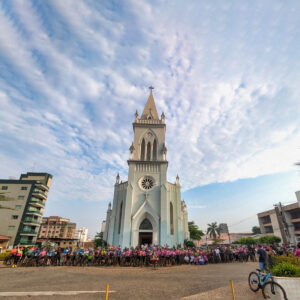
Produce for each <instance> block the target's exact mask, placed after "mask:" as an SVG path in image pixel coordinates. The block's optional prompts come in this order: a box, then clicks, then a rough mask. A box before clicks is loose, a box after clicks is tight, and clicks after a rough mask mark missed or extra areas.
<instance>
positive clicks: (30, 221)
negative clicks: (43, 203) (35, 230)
mask: <svg viewBox="0 0 300 300" xmlns="http://www.w3.org/2000/svg"><path fill="white" fill-rule="evenodd" d="M23 223H24V224H28V225H29V224H34V225H40V224H41V220H40V219H34V218H28V217H26V218H25V219H24V221H23Z"/></svg>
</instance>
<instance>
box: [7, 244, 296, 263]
mask: <svg viewBox="0 0 300 300" xmlns="http://www.w3.org/2000/svg"><path fill="white" fill-rule="evenodd" d="M262 249H263V251H265V253H266V255H264V254H261V253H262V251H261V250H262ZM289 253H295V255H298V256H299V257H300V245H298V250H296V249H293V248H289V249H288V248H287V247H285V246H279V245H276V246H275V245H273V246H265V247H261V246H258V247H256V248H255V247H253V246H216V247H210V248H208V247H204V248H184V249H176V248H169V247H168V246H165V247H159V246H152V245H142V246H141V247H136V248H131V249H128V248H125V249H123V250H122V249H121V248H120V247H98V248H96V249H84V248H75V249H70V248H67V249H61V248H52V249H47V248H46V247H44V248H36V247H19V246H18V247H15V248H13V249H12V250H11V252H10V256H8V257H7V258H6V261H5V263H6V264H7V265H12V267H17V266H49V265H52V266H134V267H138V266H140V267H142V266H172V265H182V264H192V265H205V264H211V263H232V262H247V261H252V262H254V261H256V256H257V254H258V256H259V260H262V258H261V257H263V256H264V257H265V260H267V257H271V256H272V255H282V254H287V255H288V254H289Z"/></svg>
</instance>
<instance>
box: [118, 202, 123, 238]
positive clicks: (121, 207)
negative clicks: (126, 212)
mask: <svg viewBox="0 0 300 300" xmlns="http://www.w3.org/2000/svg"><path fill="white" fill-rule="evenodd" d="M122 210H123V202H122V203H121V206H120V214H119V229H118V233H119V234H120V232H121V221H122Z"/></svg>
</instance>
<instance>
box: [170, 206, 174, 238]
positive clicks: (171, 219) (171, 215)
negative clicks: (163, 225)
mask: <svg viewBox="0 0 300 300" xmlns="http://www.w3.org/2000/svg"><path fill="white" fill-rule="evenodd" d="M170 234H171V235H173V234H174V220H173V204H172V202H170Z"/></svg>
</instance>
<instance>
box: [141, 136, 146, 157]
mask: <svg viewBox="0 0 300 300" xmlns="http://www.w3.org/2000/svg"><path fill="white" fill-rule="evenodd" d="M141 160H145V140H144V139H143V141H142V145H141Z"/></svg>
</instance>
